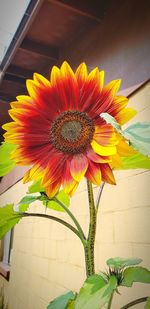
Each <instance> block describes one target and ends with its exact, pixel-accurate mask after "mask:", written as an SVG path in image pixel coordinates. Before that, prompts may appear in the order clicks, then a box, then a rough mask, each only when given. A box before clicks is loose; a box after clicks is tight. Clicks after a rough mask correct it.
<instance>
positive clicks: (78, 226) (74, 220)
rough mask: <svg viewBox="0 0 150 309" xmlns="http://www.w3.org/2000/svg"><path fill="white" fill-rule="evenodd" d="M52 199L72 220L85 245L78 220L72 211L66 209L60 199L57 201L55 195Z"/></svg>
mask: <svg viewBox="0 0 150 309" xmlns="http://www.w3.org/2000/svg"><path fill="white" fill-rule="evenodd" d="M54 200H55V201H56V203H58V204H59V205H60V206H61V207H62V208H63V209H64V210H65V211H66V212H67V214H68V215H69V216H70V218H71V219H72V220H73V222H74V224H75V225H76V227H77V229H78V232H79V234H80V236H81V238H82V243H83V244H84V245H85V243H86V237H85V235H84V232H83V230H82V228H81V226H80V224H79V222H78V221H77V219H76V217H75V216H74V215H73V213H72V212H71V211H70V210H69V209H68V207H67V206H66V205H65V204H63V203H62V202H61V201H59V200H58V199H57V198H56V197H55V198H54Z"/></svg>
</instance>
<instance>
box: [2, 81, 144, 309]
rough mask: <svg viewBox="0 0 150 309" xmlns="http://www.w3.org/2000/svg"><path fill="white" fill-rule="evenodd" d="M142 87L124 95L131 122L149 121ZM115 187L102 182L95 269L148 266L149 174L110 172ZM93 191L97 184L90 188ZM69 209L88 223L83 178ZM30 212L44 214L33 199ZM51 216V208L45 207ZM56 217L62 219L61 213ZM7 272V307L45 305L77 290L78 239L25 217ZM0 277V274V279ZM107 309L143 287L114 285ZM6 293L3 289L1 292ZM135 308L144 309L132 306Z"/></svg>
mask: <svg viewBox="0 0 150 309" xmlns="http://www.w3.org/2000/svg"><path fill="white" fill-rule="evenodd" d="M149 89H150V86H149V85H146V86H145V87H144V88H142V89H141V90H140V91H139V92H138V93H136V94H135V95H134V96H132V97H131V99H130V106H132V107H135V108H136V109H137V110H138V111H139V114H138V115H137V116H136V117H135V118H134V121H138V120H140V121H145V120H149V119H148V115H150V107H149V106H148V102H149V101H150V100H149V99H148V96H149V94H148V92H149ZM115 175H116V179H117V186H111V185H106V186H105V188H104V192H103V196H102V200H101V206H100V210H99V215H98V226H97V235H96V247H95V257H96V269H97V271H99V270H100V269H101V270H105V261H106V259H107V258H109V257H115V256H121V257H141V258H142V259H143V265H145V266H146V267H150V261H149V256H150V236H149V235H150V233H149V218H150V205H149V198H148V193H149V183H150V173H149V172H148V171H144V170H134V171H121V172H116V173H115ZM26 191H27V185H22V182H21V181H20V182H18V183H17V184H16V185H15V186H13V187H12V188H10V189H9V191H7V192H5V193H3V195H2V196H1V198H0V201H1V204H5V203H9V202H12V201H14V202H15V203H17V202H18V201H19V199H20V198H21V197H22V196H23V195H24V194H25V193H26ZM94 192H95V194H96V193H97V188H94ZM71 205H72V206H71V210H72V211H73V213H74V214H75V215H76V216H77V218H78V220H79V221H80V223H81V225H82V226H83V228H84V231H85V232H86V231H87V227H88V207H87V193H86V184H85V182H83V183H82V184H81V185H80V187H79V188H78V190H77V193H76V194H75V195H74V197H73V198H72V200H71ZM31 210H32V211H38V212H45V208H44V207H43V206H41V205H40V203H39V202H38V203H37V202H36V203H35V204H34V205H33V206H32V207H31ZM47 213H51V214H54V215H55V211H53V210H51V211H50V210H47ZM56 214H57V215H59V216H61V218H64V219H68V218H67V216H66V215H65V214H59V213H56ZM11 260H12V265H11V273H10V281H9V284H8V288H9V292H8V295H9V309H46V306H47V304H48V302H49V301H50V300H51V299H52V298H54V297H56V296H57V295H59V294H61V293H63V292H65V291H66V290H67V289H72V290H74V291H78V290H79V288H80V286H81V285H82V284H83V282H84V280H85V270H84V255H83V249H82V246H81V244H80V242H79V240H78V238H77V237H76V236H75V235H74V234H73V233H72V232H71V231H69V230H67V229H66V228H65V227H63V226H61V225H59V224H58V223H56V222H52V221H49V220H45V219H39V218H25V219H23V220H22V221H21V222H20V223H19V224H18V225H17V226H16V227H15V233H14V243H13V252H12V257H11ZM1 280H3V279H2V278H1V279H0V282H1ZM119 290H120V291H121V293H122V295H123V296H119V295H117V296H116V297H115V299H114V302H113V309H119V308H120V306H121V305H123V304H125V303H126V302H128V301H129V300H131V299H134V298H136V297H140V296H143V295H147V294H148V293H149V289H148V286H146V285H142V284H137V285H135V287H134V288H132V289H125V288H124V289H123V288H121V289H119ZM6 293H7V292H6ZM136 308H139V309H141V308H144V306H142V305H136Z"/></svg>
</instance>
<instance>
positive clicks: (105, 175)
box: [101, 163, 116, 185]
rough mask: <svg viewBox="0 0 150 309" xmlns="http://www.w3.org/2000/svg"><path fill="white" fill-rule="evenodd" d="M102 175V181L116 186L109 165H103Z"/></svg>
mask: <svg viewBox="0 0 150 309" xmlns="http://www.w3.org/2000/svg"><path fill="white" fill-rule="evenodd" d="M101 173H102V180H103V181H104V182H108V183H110V184H111V185H115V184H116V181H115V178H114V175H113V172H112V170H111V168H110V166H109V164H107V163H106V164H105V163H104V164H101Z"/></svg>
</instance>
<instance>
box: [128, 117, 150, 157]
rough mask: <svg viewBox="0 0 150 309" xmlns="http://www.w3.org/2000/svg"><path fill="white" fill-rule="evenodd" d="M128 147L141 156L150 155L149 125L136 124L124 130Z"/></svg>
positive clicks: (143, 123) (144, 123) (145, 123)
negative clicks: (128, 142) (128, 143)
mask: <svg viewBox="0 0 150 309" xmlns="http://www.w3.org/2000/svg"><path fill="white" fill-rule="evenodd" d="M124 136H125V137H126V138H127V139H128V140H129V141H130V145H131V146H132V147H133V148H135V149H136V150H137V151H139V152H140V153H142V154H143V155H146V156H149V155H150V123H147V122H137V123H135V124H132V125H131V126H129V127H128V128H127V129H126V130H124Z"/></svg>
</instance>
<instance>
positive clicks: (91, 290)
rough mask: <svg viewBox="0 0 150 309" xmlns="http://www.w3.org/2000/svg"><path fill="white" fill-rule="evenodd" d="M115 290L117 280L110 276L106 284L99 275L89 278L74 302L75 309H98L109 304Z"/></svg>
mask: <svg viewBox="0 0 150 309" xmlns="http://www.w3.org/2000/svg"><path fill="white" fill-rule="evenodd" d="M116 288H117V279H116V277H115V276H111V277H110V279H109V281H108V283H106V282H105V281H104V279H103V278H102V277H100V276H99V275H94V276H91V277H89V278H88V279H87V280H86V281H85V283H84V285H83V287H82V288H81V289H80V292H79V294H78V296H77V299H76V301H75V309H81V308H82V309H91V308H93V309H99V308H101V307H102V306H104V305H105V304H106V303H108V302H109V299H110V297H111V295H112V293H113V291H114V290H115V289H116Z"/></svg>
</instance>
